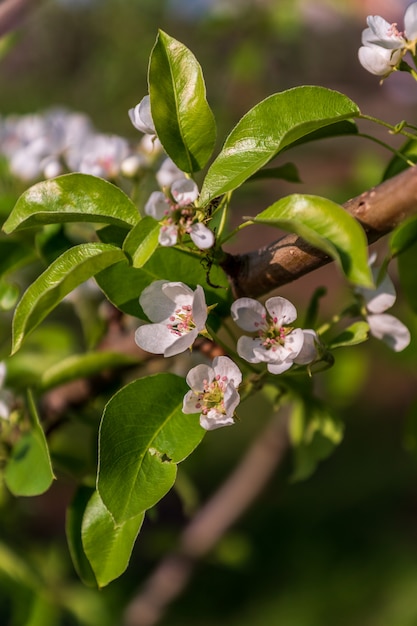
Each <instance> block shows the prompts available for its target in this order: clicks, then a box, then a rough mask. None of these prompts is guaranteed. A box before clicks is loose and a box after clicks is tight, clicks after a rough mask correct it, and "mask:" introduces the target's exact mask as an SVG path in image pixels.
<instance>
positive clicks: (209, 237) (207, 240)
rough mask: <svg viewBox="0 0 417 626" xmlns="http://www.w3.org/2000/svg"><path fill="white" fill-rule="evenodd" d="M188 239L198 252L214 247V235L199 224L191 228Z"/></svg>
mask: <svg viewBox="0 0 417 626" xmlns="http://www.w3.org/2000/svg"><path fill="white" fill-rule="evenodd" d="M190 237H191V240H192V241H193V243H195V245H196V246H197V248H199V249H200V250H207V249H208V248H212V247H213V245H214V233H213V232H212V231H211V230H210V229H209V228H207V226H204V224H202V223H201V222H197V223H196V224H193V225H192V226H191V229H190Z"/></svg>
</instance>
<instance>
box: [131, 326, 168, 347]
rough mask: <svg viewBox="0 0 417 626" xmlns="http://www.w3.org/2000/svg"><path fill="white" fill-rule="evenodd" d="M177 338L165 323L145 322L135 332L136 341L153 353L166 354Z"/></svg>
mask: <svg viewBox="0 0 417 626" xmlns="http://www.w3.org/2000/svg"><path fill="white" fill-rule="evenodd" d="M176 339H177V336H176V335H174V333H172V332H171V331H170V330H169V329H168V328H167V326H166V325H165V324H143V326H139V328H137V329H136V332H135V342H136V344H137V345H138V346H139V348H142V350H145V351H146V352H151V353H152V354H164V353H165V351H166V350H167V348H169V347H170V346H171V345H172V344H173V343H174V342H175V341H176Z"/></svg>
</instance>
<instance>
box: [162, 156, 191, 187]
mask: <svg viewBox="0 0 417 626" xmlns="http://www.w3.org/2000/svg"><path fill="white" fill-rule="evenodd" d="M155 177H156V180H157V181H158V185H159V186H160V187H162V188H163V187H171V185H172V183H173V182H174V181H175V180H178V179H184V178H185V174H184V172H182V171H181V170H180V168H179V167H177V166H176V165H175V163H174V161H172V160H171V159H170V158H169V157H167V158H166V159H165V160H164V161H163V162H162V165H161V167H160V168H159V170H158V171H157V172H156V174H155Z"/></svg>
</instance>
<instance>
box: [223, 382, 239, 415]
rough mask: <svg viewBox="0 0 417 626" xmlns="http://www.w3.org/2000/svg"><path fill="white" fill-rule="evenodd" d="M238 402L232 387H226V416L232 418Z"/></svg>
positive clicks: (237, 396) (237, 395)
mask: <svg viewBox="0 0 417 626" xmlns="http://www.w3.org/2000/svg"><path fill="white" fill-rule="evenodd" d="M239 402H240V396H239V394H238V392H237V390H236V389H235V387H234V386H233V385H228V386H227V388H226V391H225V393H224V408H225V410H226V415H230V416H232V415H233V413H234V412H235V410H236V407H237V405H238V404H239Z"/></svg>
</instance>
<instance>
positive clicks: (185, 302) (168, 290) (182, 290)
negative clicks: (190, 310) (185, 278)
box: [162, 281, 202, 308]
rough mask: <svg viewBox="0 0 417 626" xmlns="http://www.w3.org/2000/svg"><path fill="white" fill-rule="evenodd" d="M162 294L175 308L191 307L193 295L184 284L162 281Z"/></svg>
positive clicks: (189, 288)
mask: <svg viewBox="0 0 417 626" xmlns="http://www.w3.org/2000/svg"><path fill="white" fill-rule="evenodd" d="M200 289H202V287H200ZM162 293H163V294H164V295H165V296H166V297H167V298H169V299H170V300H172V302H174V303H175V308H178V307H181V306H192V305H193V301H194V297H195V293H194V291H193V290H192V289H191V287H189V286H188V285H186V284H185V283H181V282H179V281H178V282H168V281H164V284H163V285H162Z"/></svg>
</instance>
